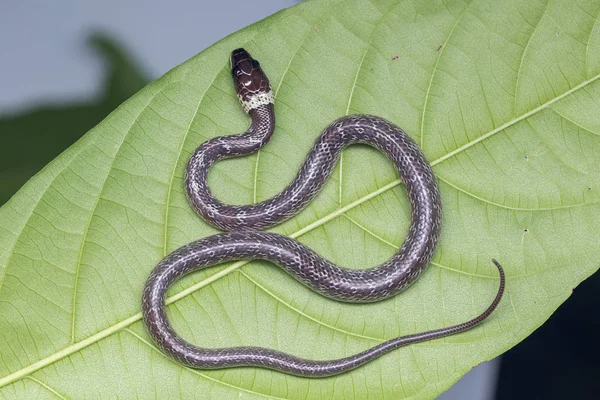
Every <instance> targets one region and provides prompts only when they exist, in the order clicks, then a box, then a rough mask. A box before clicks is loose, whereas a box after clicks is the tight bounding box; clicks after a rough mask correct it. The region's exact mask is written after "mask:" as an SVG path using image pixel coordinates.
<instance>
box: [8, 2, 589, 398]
mask: <svg viewBox="0 0 600 400" xmlns="http://www.w3.org/2000/svg"><path fill="white" fill-rule="evenodd" d="M599 12H600V3H599V2H586V1H578V2H571V1H566V0H564V1H558V0H549V1H547V2H544V1H539V2H522V1H518V0H504V1H492V0H473V1H471V2H462V1H448V2H445V3H441V2H437V1H426V2H421V1H416V0H415V1H383V0H382V1H376V2H375V1H374V2H369V1H368V0H349V1H343V2H342V1H340V0H330V1H326V0H323V1H307V2H304V3H301V4H299V5H297V6H295V7H292V8H290V9H286V10H283V11H281V12H279V13H277V14H275V15H274V16H272V17H269V18H267V19H265V20H263V21H261V22H259V23H257V24H254V25H252V26H250V27H248V28H245V29H243V30H241V31H239V32H237V33H235V34H233V35H231V36H229V37H227V38H225V39H223V40H222V41H220V42H218V43H217V44H215V45H214V46H212V47H211V48H209V49H207V50H205V51H203V52H202V53H201V54H199V55H197V56H196V57H194V58H192V59H191V60H189V61H187V62H185V63H184V64H182V65H180V66H179V67H177V68H175V69H174V70H172V71H171V72H169V73H168V74H166V75H165V76H163V77H162V78H160V79H158V80H157V81H155V82H154V83H152V84H150V85H149V86H147V87H146V88H145V89H143V90H142V91H141V92H139V93H138V94H136V95H135V96H134V97H132V98H131V99H130V100H128V101H127V102H126V103H124V104H123V105H122V106H121V107H119V108H118V109H117V110H116V111H115V112H113V113H112V114H111V115H110V116H109V117H107V118H106V119H105V120H104V121H103V122H102V123H101V124H100V125H98V126H97V127H95V128H94V129H92V130H91V131H90V132H88V133H87V134H86V135H85V136H84V137H83V138H82V139H81V140H79V141H78V142H77V143H76V144H75V145H73V146H72V147H71V148H69V149H68V150H67V151H66V152H64V153H63V154H62V155H61V156H59V157H58V158H57V159H55V160H54V161H53V162H52V163H50V164H49V165H48V166H47V167H46V168H45V169H44V170H43V171H42V172H40V173H39V174H38V175H37V176H36V177H35V178H33V179H32V180H31V181H30V182H29V183H28V184H27V185H26V186H25V187H24V188H23V189H22V190H21V191H19V192H18V193H17V195H15V196H14V197H13V198H12V199H11V200H10V201H9V202H8V203H7V204H6V205H5V206H4V207H2V209H0V396H2V397H3V398H7V399H10V398H99V397H103V398H118V397H119V398H152V397H156V398H173V397H183V398H201V399H206V398H212V399H228V398H240V397H241V398H291V399H305V398H310V399H318V398H324V399H331V398H335V399H348V398H356V399H370V398H373V399H378V398H414V399H429V398H433V397H435V396H437V395H438V394H440V393H441V392H443V391H444V390H446V389H447V388H448V387H449V386H450V385H452V383H454V382H455V381H456V380H457V379H459V378H460V377H461V376H462V375H463V374H465V373H466V372H467V371H468V370H469V369H471V368H472V367H473V366H475V365H477V364H478V363H480V362H482V361H484V360H489V359H491V358H493V357H495V356H497V355H499V354H501V353H502V352H504V351H506V350H507V349H509V348H510V347H512V346H514V345H515V344H516V343H518V342H519V341H521V340H522V339H523V338H525V337H526V336H527V335H529V334H530V333H531V332H532V331H533V330H534V329H535V328H537V327H538V326H539V325H541V324H542V323H543V322H544V321H545V320H546V319H547V318H548V317H549V316H550V315H551V314H552V312H553V311H554V310H555V309H556V308H557V307H558V306H559V305H560V304H561V303H562V302H563V301H564V300H565V299H566V298H567V297H568V296H569V295H570V293H571V291H572V290H573V288H574V287H575V286H576V285H577V284H578V283H579V282H581V281H582V280H583V279H585V278H586V277H588V276H589V275H591V274H592V273H593V272H595V271H596V270H597V269H598V262H597V251H598V249H599V235H600V234H599V233H598V229H597V227H598V226H600V212H599V211H600V210H599V206H598V202H599V200H600V162H599V161H600V138H599V135H600V113H598V112H597V109H598V104H600V83H599V82H598V78H600V57H599V56H600V27H598V24H597V23H596V20H597V16H598V13H599ZM241 46H243V47H246V48H247V49H248V50H249V51H250V52H251V53H252V54H253V55H254V56H255V57H256V58H257V59H259V60H260V61H261V63H262V65H263V66H264V68H265V70H266V72H267V73H268V75H269V77H270V79H271V83H272V85H273V88H274V90H275V93H276V111H277V128H276V133H275V135H274V137H273V139H272V140H271V142H270V143H269V144H268V145H267V146H266V147H265V148H264V149H263V150H261V151H260V152H259V154H257V155H253V156H249V157H244V158H240V159H235V160H228V161H224V162H221V163H219V164H218V165H217V166H216V167H215V168H214V169H213V170H212V171H211V174H210V177H209V180H210V186H211V188H212V190H213V191H214V193H215V194H216V195H217V196H218V197H219V198H220V199H222V200H224V201H227V202H230V203H236V204H246V203H251V202H253V201H260V200H263V199H266V198H269V197H270V196H273V195H274V194H276V193H278V192H279V191H280V190H281V189H283V188H284V187H285V185H286V184H287V183H289V181H290V180H291V179H292V177H293V176H294V175H295V174H296V171H297V170H298V167H299V165H300V163H301V162H302V160H303V159H304V157H305V155H306V153H307V151H308V150H309V148H310V146H311V145H312V143H313V142H314V140H315V139H316V137H317V136H318V135H319V133H320V132H321V130H322V129H323V128H324V127H325V126H326V125H327V124H329V123H330V122H331V121H332V120H334V119H335V118H337V117H339V116H340V115H344V114H350V113H358V112H360V113H372V114H377V115H380V116H382V117H384V118H387V119H389V120H391V121H394V122H395V123H397V124H398V125H400V126H402V127H403V128H404V129H405V130H407V132H409V133H410V134H411V135H412V136H413V137H414V138H415V140H416V141H417V142H418V143H420V144H421V146H422V147H423V149H424V152H425V154H426V155H427V157H428V159H429V160H430V161H431V163H432V165H433V166H434V170H435V173H436V175H437V177H438V179H439V182H440V186H441V191H442V201H443V207H444V221H443V231H442V238H441V241H440V244H439V247H438V249H437V251H436V253H435V256H434V260H433V262H432V265H431V266H430V267H429V269H428V270H427V271H426V273H424V274H423V276H422V277H421V279H420V280H419V282H417V283H416V284H415V285H413V287H411V288H410V289H408V290H407V291H406V292H404V293H402V294H401V295H399V296H396V297H395V298H393V299H390V300H388V301H384V302H380V303H374V304H367V305H352V304H340V303H338V302H334V301H331V300H328V299H325V298H323V297H321V296H319V295H316V294H314V293H313V292H311V291H310V290H308V289H306V288H305V287H303V286H302V285H301V284H299V283H298V282H296V281H294V280H293V279H292V278H290V277H289V276H287V275H286V274H285V273H283V272H281V271H280V270H279V269H277V268H276V267H274V266H272V265H270V264H267V263H262V262H251V263H248V262H238V263H233V264H228V265H222V266H218V267H215V268H210V269H208V270H206V271H203V272H200V273H196V274H193V275H191V276H188V277H186V278H185V279H183V280H182V281H180V282H179V283H178V284H176V285H175V286H174V287H173V288H172V290H171V291H170V297H169V303H170V306H169V315H170V318H171V319H172V321H173V323H174V325H175V328H176V329H177V331H178V332H180V333H181V334H182V336H184V337H185V338H186V339H188V340H190V341H192V342H193V343H196V344H199V345H202V346H206V347H221V346H234V345H242V344H243V345H258V346H265V347H271V348H277V349H280V350H283V351H287V352H290V353H293V354H296V355H298V356H303V357H308V358H313V359H325V358H337V357H342V356H346V355H350V354H353V353H356V352H358V351H360V350H363V349H365V348H367V347H371V346H373V345H375V344H377V343H380V342H382V341H383V340H386V339H389V338H393V337H395V336H399V335H405V334H410V333H415V332H420V331H424V330H428V329H434V328H438V327H442V326H447V325H450V324H455V323H459V322H462V321H465V320H467V319H470V318H471V317H473V316H474V315H476V314H478V313H479V312H481V311H482V310H483V309H484V308H485V307H486V306H487V305H488V303H489V302H490V301H491V299H492V298H493V296H494V294H495V291H496V290H497V285H498V280H497V275H496V274H497V273H496V271H495V269H494V268H493V266H492V264H491V263H490V259H491V258H492V257H495V258H497V259H498V260H499V261H500V262H501V263H502V264H503V265H504V266H505V268H506V271H507V276H508V286H507V292H506V296H505V298H504V299H503V301H502V303H501V304H500V307H499V308H498V310H497V311H496V312H495V313H494V314H493V315H492V317H491V318H490V319H489V320H488V321H486V322H485V323H484V324H482V325H481V326H479V327H477V328H475V329H473V330H472V331H469V332H467V333H464V334H461V335H457V336H452V337H448V338H444V339H440V340H436V341H431V342H426V343H422V344H418V345H414V346H411V347H408V348H404V349H401V350H397V351H394V352H393V353H391V354H389V355H386V356H384V357H382V358H381V359H379V360H377V361H375V362H373V363H370V364H368V365H366V366H365V367H363V368H359V369H357V370H355V371H352V372H350V373H348V374H344V375H341V376H337V377H331V378H327V379H317V380H314V379H313V380H310V379H304V378H297V377H291V376H287V375H284V374H281V373H277V372H274V371H267V370H260V369H248V368H245V369H230V370H219V371H198V370H192V369H187V368H183V367H181V366H179V365H178V364H176V363H173V362H171V361H170V360H168V359H167V358H165V357H164V356H163V355H162V354H161V353H160V352H159V351H157V349H156V348H155V346H154V345H153V343H152V342H151V341H150V340H149V337H148V336H147V334H146V333H145V331H144V327H143V325H142V323H141V321H140V319H141V314H140V296H141V289H142V286H143V283H144V281H145V279H146V277H147V276H148V274H149V272H150V270H151V269H152V268H153V266H154V265H155V264H156V263H157V262H158V261H159V260H160V259H161V258H162V257H163V256H164V255H165V254H167V253H168V252H170V251H172V250H174V249H176V248H177V247H179V246H181V245H183V244H185V243H188V242H190V241H192V240H195V239H197V238H200V237H204V236H208V235H211V234H214V233H215V232H216V231H215V230H214V229H212V228H210V227H209V226H208V225H207V224H206V223H204V222H203V221H201V220H200V218H199V217H197V216H196V215H195V214H194V213H193V211H192V210H191V208H190V206H189V205H188V203H187V200H186V198H185V194H184V190H183V174H184V167H185V163H186V161H187V159H188V157H189V156H190V154H191V153H192V152H193V150H194V149H195V148H196V147H197V146H198V145H199V144H200V143H201V142H203V141H205V140H207V139H209V138H211V137H215V136H220V135H226V134H232V133H236V132H241V131H243V130H245V129H246V127H247V125H248V119H247V117H246V116H245V115H244V113H243V111H242V110H241V108H240V106H239V104H238V103H237V100H236V97H235V94H234V92H233V86H232V84H231V78H230V73H229V61H228V56H229V52H230V51H231V49H233V48H236V47H241ZM409 213H410V209H409V204H408V202H407V199H406V195H405V193H404V190H403V187H402V186H401V184H400V182H399V181H398V178H397V176H396V174H395V172H394V170H393V169H392V167H391V165H390V163H389V162H388V161H387V160H386V159H385V157H383V156H382V155H381V154H379V153H378V152H376V151H374V150H372V149H370V148H366V147H361V146H355V147H351V148H348V149H346V150H345V151H344V154H343V157H342V160H341V162H340V164H339V165H338V167H337V170H336V172H335V174H334V176H333V177H332V179H331V180H330V182H328V184H327V186H326V187H325V189H324V191H323V192H322V193H321V194H320V195H319V196H318V198H317V199H316V200H315V201H314V202H313V203H312V204H310V205H309V206H308V207H307V209H305V210H304V211H303V212H302V213H300V214H299V215H298V216H296V217H294V218H293V219H291V220H290V221H288V222H286V223H284V224H282V225H280V226H278V227H277V228H275V229H274V230H275V231H276V232H280V233H283V234H286V235H289V236H292V237H296V238H298V240H300V241H302V242H303V243H305V244H307V245H308V246H310V247H312V248H313V249H315V250H316V251H318V252H319V253H320V254H322V255H323V256H325V257H327V258H328V259H331V260H333V261H335V262H336V263H338V264H340V265H344V266H347V267H350V268H364V267H368V266H373V265H375V264H377V263H380V262H383V261H384V260H386V259H387V258H389V257H390V256H391V255H392V254H393V253H394V252H395V251H396V249H397V248H398V247H399V246H400V245H401V243H402V241H403V239H404V236H405V234H406V230H407V228H408V219H409Z"/></svg>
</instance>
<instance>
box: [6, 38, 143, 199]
mask: <svg viewBox="0 0 600 400" xmlns="http://www.w3.org/2000/svg"><path fill="white" fill-rule="evenodd" d="M88 44H89V45H90V47H92V48H93V50H94V51H95V52H96V53H98V56H99V57H100V58H101V59H102V61H103V63H104V64H105V69H106V72H105V74H106V76H105V77H104V82H103V83H102V84H101V85H100V86H101V87H102V88H105V89H104V90H102V92H101V93H99V96H98V97H97V98H96V99H93V100H92V101H89V100H86V101H83V102H82V101H81V100H79V101H73V102H70V103H69V104H60V105H55V104H49V105H42V106H39V107H36V108H35V109H33V110H28V111H26V112H24V113H21V114H19V115H16V116H10V117H9V116H4V117H2V118H0V132H2V138H1V139H2V146H1V147H0V182H2V185H1V186H0V205H2V204H4V203H5V202H6V201H8V199H9V198H10V197H11V196H12V195H13V194H14V193H15V192H16V191H17V190H18V189H19V188H20V187H21V186H23V184H24V183H25V182H27V179H28V178H30V177H31V176H33V175H34V174H35V173H37V172H38V171H39V170H41V169H42V168H43V167H44V165H46V164H47V163H48V162H50V161H51V160H52V159H53V158H55V157H56V156H57V155H59V154H60V153H61V152H62V151H63V150H64V149H66V148H67V147H69V146H70V145H71V144H73V143H74V142H75V141H76V140H77V139H79V138H80V137H81V136H82V135H83V134H84V133H85V132H86V131H87V130H88V129H90V128H92V127H93V126H94V125H96V124H97V123H98V122H100V121H101V120H102V119H103V118H104V117H106V116H107V115H108V114H109V113H110V112H111V111H112V110H114V109H115V108H117V107H118V106H119V105H120V104H121V103H122V102H124V101H125V100H127V99H128V98H129V97H130V96H132V95H134V94H135V93H136V92H137V91H138V90H140V89H141V88H142V87H143V86H144V85H146V84H147V83H148V82H149V78H148V77H147V76H146V74H145V73H144V72H143V70H142V68H141V67H140V66H139V65H138V64H137V63H136V62H135V61H134V60H133V59H132V58H131V57H129V56H127V55H126V54H125V51H124V49H123V48H122V47H121V46H120V45H119V44H118V43H117V42H115V41H114V40H112V39H111V38H110V37H107V36H106V35H104V34H101V33H95V34H93V35H91V36H90V37H89V39H88Z"/></svg>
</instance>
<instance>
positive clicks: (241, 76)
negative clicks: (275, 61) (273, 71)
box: [231, 49, 273, 112]
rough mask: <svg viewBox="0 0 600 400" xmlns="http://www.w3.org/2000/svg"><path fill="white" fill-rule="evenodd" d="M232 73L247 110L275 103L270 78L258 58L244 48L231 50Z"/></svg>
mask: <svg viewBox="0 0 600 400" xmlns="http://www.w3.org/2000/svg"><path fill="white" fill-rule="evenodd" d="M231 74H232V75H233V81H234V83H235V91H236V93H237V96H238V99H240V103H241V104H242V107H244V110H245V111H246V112H250V110H253V109H255V108H258V107H260V106H263V105H267V104H271V103H273V91H272V90H271V86H270V85H269V78H267V76H266V75H265V73H264V72H263V70H262V68H261V67H260V63H259V62H258V60H255V59H254V58H252V56H251V55H250V53H248V52H247V51H246V50H244V49H235V50H234V51H232V52H231Z"/></svg>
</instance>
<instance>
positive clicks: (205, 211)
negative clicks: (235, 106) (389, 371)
mask: <svg viewBox="0 0 600 400" xmlns="http://www.w3.org/2000/svg"><path fill="white" fill-rule="evenodd" d="M231 67H232V75H233V79H234V82H235V86H236V92H237V96H238V98H239V100H240V102H241V104H242V106H243V108H244V110H245V111H246V112H247V113H248V114H249V115H250V117H251V119H252V123H251V125H250V127H249V129H248V130H247V131H246V132H244V133H242V134H238V135H231V136H223V137H216V138H213V139H210V140H208V141H206V142H205V143H203V144H201V145H200V146H199V147H198V149H197V150H196V151H195V152H194V153H193V155H192V156H191V158H190V160H189V162H188V165H187V168H186V177H185V188H186V192H187V196H188V199H189V201H190V203H191V204H192V206H193V208H194V209H195V210H196V212H197V213H198V214H199V215H200V216H201V217H202V218H203V219H204V220H205V221H206V222H208V223H210V224H212V225H213V226H215V227H217V228H219V229H221V230H224V231H227V232H224V233H220V234H216V235H213V236H209V237H206V238H203V239H200V240H197V241H195V242H192V243H190V244H187V245H185V246H183V247H181V248H179V249H177V250H175V251H174V252H172V253H171V254H169V255H167V256H166V257H165V258H164V259H163V260H162V261H160V262H159V264H158V265H157V266H156V267H155V268H154V269H153V271H152V272H151V274H150V276H149V278H148V280H147V281H146V285H145V287H144V291H143V299H142V310H143V318H144V322H145V324H146V327H147V329H148V332H149V333H150V335H151V336H152V339H153V340H154V341H155V342H156V343H157V345H158V346H159V347H160V348H161V349H162V351H163V352H165V353H166V354H167V355H169V356H170V357H172V358H174V359H175V360H177V361H179V362H180V363H182V364H184V365H187V366H190V367H194V368H200V369H216V368H228V367H242V366H252V367H262V368H270V369H274V370H277V371H281V372H285V373H289V374H293V375H298V376H307V377H324V376H331V375H335V374H339V373H343V372H346V371H349V370H351V369H353V368H356V367H358V366H360V365H363V364H365V363H367V362H369V361H371V360H373V359H375V358H377V357H379V356H381V355H383V354H385V353H387V352H389V351H391V350H393V349H396V348H398V347H401V346H406V345H408V344H412V343H417V342H422V341H425V340H431V339H435V338H440V337H443V336H448V335H452V334H456V333H459V332H463V331H465V330H467V329H470V328H472V327H474V326H475V325H477V324H479V323H480V322H482V321H483V320H485V319H486V318H487V317H488V316H489V315H490V314H491V313H492V312H493V311H494V309H495V308H496V306H497V305H498V303H499V302H500V299H501V298H502V294H503V291H504V285H505V278H504V272H503V270H502V267H501V266H500V264H498V262H496V261H495V260H492V261H493V262H494V264H495V265H496V267H497V268H498V271H499V273H500V287H499V289H498V292H497V295H496V297H495V299H494V300H493V302H492V303H491V305H490V306H489V307H488V308H487V309H486V310H485V311H484V312H483V313H482V314H480V315H479V316H477V317H476V318H474V319H472V320H470V321H468V322H464V323H461V324H459V325H455V326H451V327H446V328H442V329H437V330H433V331H428V332H423V333H417V334H413V335H408V336H402V337H398V338H395V339H391V340H388V341H386V342H384V343H381V344H379V345H377V346H375V347H372V348H370V349H367V350H365V351H363V352H361V353H358V354H355V355H352V356H349V357H345V358H341V359H337V360H306V359H302V358H299V357H295V356H293V355H290V354H287V353H283V352H281V351H277V350H273V349H267V348H262V347H231V348H220V349H207V348H201V347H198V346H195V345H193V344H190V343H188V342H186V341H185V340H183V339H182V338H181V337H180V336H179V335H177V333H175V331H174V330H173V328H172V326H171V325H170V323H169V321H168V318H167V314H166V310H165V297H166V293H167V288H168V287H169V286H170V285H171V284H172V283H173V282H175V281H176V280H177V279H179V278H181V277H182V276H183V275H185V274H188V273H190V272H192V271H197V270H199V269H204V268H208V267H210V266H214V265H216V264H220V263H223V262H226V261H231V260H252V259H262V260H268V261H270V262H272V263H274V264H276V265H278V266H280V267H281V268H283V269H284V270H285V271H286V272H287V273H289V274H290V275H291V276H293V277H294V278H296V279H297V280H298V281H300V282H302V283H303V284H305V285H306V286H308V287H309V288H311V289H312V290H314V291H315V292H317V293H319V294H321V295H324V296H326V297H329V298H332V299H335V300H338V301H346V302H357V303H359V302H374V301H379V300H383V299H386V298H389V297H391V296H394V295H395V294H397V293H399V292H400V291H402V290H403V289H405V288H407V287H408V286H409V285H410V284H411V283H413V282H414V281H415V280H416V279H417V278H418V277H419V275H420V274H421V272H422V271H423V269H424V268H425V267H426V266H427V265H428V264H429V261H430V260H431V257H432V255H433V251H434V249H435V247H436V245H437V242H438V239H439V236H440V229H441V219H442V209H441V201H440V193H439V189H438V185H437V182H436V178H435V176H434V174H433V171H432V169H431V166H430V164H429V163H428V162H427V160H426V158H425V156H424V155H423V153H422V152H421V150H420V148H419V147H418V146H417V145H416V143H415V142H414V141H413V140H412V139H411V138H410V137H409V136H408V135H407V134H406V133H405V132H404V131H403V130H402V129H400V128H399V127H397V126H395V125H394V124H392V123H391V122H388V121H386V120H384V119H382V118H379V117H376V116H371V115H350V116H345V117H343V118H340V119H338V120H337V121H334V122H333V123H332V124H331V125H330V126H329V127H328V128H327V129H325V130H324V131H323V133H322V134H321V135H320V136H319V138H318V139H317V141H316V142H315V144H314V146H313V147H312V149H311V150H310V152H309V154H308V156H307V157H306V159H305V161H304V163H303V164H302V166H301V168H300V171H299V172H298V174H297V176H296V177H295V179H294V180H293V181H292V182H291V183H290V184H289V185H288V186H287V187H286V188H285V189H284V190H283V191H282V192H281V193H279V194H278V195H276V196H274V197H273V198H271V199H268V200H265V201H263V202H260V203H256V204H252V205H242V206H238V205H227V204H223V203H222V202H220V201H219V200H217V199H216V198H215V197H214V196H213V195H212V194H211V192H210V189H209V188H208V185H207V176H208V170H209V169H210V167H211V166H212V165H213V164H214V163H215V162H217V161H219V160H222V159H225V158H229V157H237V156H242V155H246V154H250V153H253V152H255V151H257V150H258V149H260V148H261V147H262V146H264V145H265V144H266V143H267V141H268V140H269V139H270V137H271V135H272V134H273V130H274V128H275V114H274V105H273V103H274V98H273V92H272V90H271V88H270V85H269V80H268V78H267V76H266V75H265V73H264V72H263V70H262V68H261V66H260V64H259V62H258V61H257V60H255V59H253V58H252V57H251V56H250V54H248V52H247V51H245V50H244V49H236V50H234V51H233V52H232V54H231ZM353 143H364V144H367V145H370V146H372V147H375V148H376V149H378V150H379V151H381V152H382V153H384V154H385V155H387V156H388V157H389V159H390V160H391V161H392V163H393V164H394V167H395V169H396V170H397V171H398V174H399V175H400V178H401V179H402V181H403V182H404V184H405V185H406V190H407V193H408V198H409V199H410V204H411V223H410V228H409V231H408V235H407V237H406V239H405V241H404V243H403V245H402V247H400V249H399V250H398V251H397V252H396V254H395V255H394V256H393V257H392V258H391V259H390V260H389V261H387V262H385V263H383V264H381V265H379V266H376V267H373V268H369V269H360V270H351V269H346V268H342V267H340V266H337V265H335V264H334V263H332V262H330V261H328V260H326V259H324V258H322V257H321V256H319V255H318V254H317V253H315V252H314V251H313V250H311V249H310V248H308V247H306V246H305V245H303V244H301V243H299V242H298V241H296V240H294V239H291V238H289V237H286V236H282V235H279V234H276V233H271V232H262V231H260V229H265V228H269V227H271V226H273V225H276V224H278V223H280V222H282V221H284V220H286V219H288V218H290V217H291V216H293V215H295V214H296V213H298V212H299V211H300V210H301V209H302V208H303V207H305V206H306V205H307V204H308V203H309V202H310V201H311V200H312V199H313V198H314V197H315V196H316V195H317V193H318V192H319V191H320V190H321V188H322V187H323V185H324V184H325V182H326V181H327V179H328V178H329V176H330V175H331V173H332V171H333V169H334V167H335V165H336V163H337V161H338V159H339V156H340V153H341V151H342V149H343V148H344V147H346V146H348V145H350V144H353Z"/></svg>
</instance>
